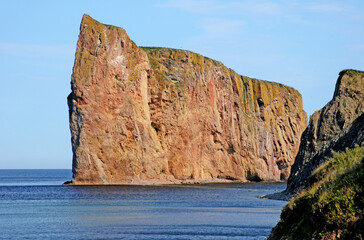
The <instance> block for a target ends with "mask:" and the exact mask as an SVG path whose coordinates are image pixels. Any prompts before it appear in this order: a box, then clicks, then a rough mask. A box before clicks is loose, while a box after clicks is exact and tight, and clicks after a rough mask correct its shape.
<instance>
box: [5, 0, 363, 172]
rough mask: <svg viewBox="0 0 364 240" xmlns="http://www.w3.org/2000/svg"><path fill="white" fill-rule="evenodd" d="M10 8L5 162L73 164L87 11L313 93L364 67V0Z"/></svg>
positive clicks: (139, 37)
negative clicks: (77, 69)
mask: <svg viewBox="0 0 364 240" xmlns="http://www.w3.org/2000/svg"><path fill="white" fill-rule="evenodd" d="M0 3H1V9H0V13H1V14H0V25H1V28H0V29H1V38H0V76H1V80H0V81H1V93H0V108H1V115H0V133H1V135H0V168H3V169H4V168H5V169H6V168H71V164H72V151H71V143H70V132H69V127H68V107H67V101H66V97H67V95H68V94H69V93H70V79H71V74H72V67H73V62H74V53H75V50H76V42H77V38H78V32H79V24H80V21H81V18H82V15H83V14H84V13H87V14H89V15H90V16H92V17H93V18H95V19H96V20H98V21H100V22H103V23H107V24H112V25H115V26H119V27H122V28H124V29H125V30H126V31H127V33H128V34H129V36H130V38H131V39H133V40H134V41H135V42H136V43H137V44H138V45H140V46H161V47H172V48H180V49H186V50H191V51H194V52H197V53H200V54H203V55H205V56H208V57H210V58H213V59H216V60H219V61H221V62H223V63H224V64H225V65H226V66H227V67H230V68H232V69H234V70H235V71H237V72H238V73H239V74H242V75H246V76H249V77H255V78H259V79H264V80H269V81H275V82H280V83H283V84H286V85H289V86H292V87H294V88H296V89H297V90H299V91H300V92H301V94H302V95H303V101H304V108H305V110H306V111H307V112H308V114H309V115H310V114H312V113H313V112H314V111H315V110H318V109H320V108H321V107H323V106H324V105H325V104H326V103H327V102H328V101H329V100H330V99H331V97H332V94H333V92H334V87H335V82H336V79H337V76H338V73H339V72H340V71H341V70H342V69H345V68H354V69H359V70H364V27H363V26H364V1H360V0H356V1H354V0H348V1H298V0H297V1H281V0H274V1H273V0H271V1H264V0H263V1H253V0H251V1H243V0H241V1H238V0H224V1H222V0H221V1H219V0H215V1H214V0H212V1H204V0H202V1H197V0H184V1H177V0H176V1H172V0H157V1H138V0H134V1H99V0H98V1H92V0H91V1H90V0H89V1H81V0H78V1H67V0H63V1H31V0H27V1H20V0H18V1H10V0H9V1H6V0H2V1H0Z"/></svg>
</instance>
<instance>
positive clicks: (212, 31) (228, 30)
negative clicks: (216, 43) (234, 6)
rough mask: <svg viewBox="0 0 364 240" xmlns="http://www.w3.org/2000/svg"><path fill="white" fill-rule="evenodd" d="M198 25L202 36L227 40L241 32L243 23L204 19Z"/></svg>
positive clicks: (239, 21)
mask: <svg viewBox="0 0 364 240" xmlns="http://www.w3.org/2000/svg"><path fill="white" fill-rule="evenodd" d="M199 25H200V28H201V29H202V33H203V34H204V35H208V36H209V37H214V38H222V37H223V38H227V37H231V36H232V35H235V34H237V33H239V32H241V27H242V26H243V25H244V22H243V21H241V20H229V19H221V18H205V19H203V20H202V21H201V22H200V24H199Z"/></svg>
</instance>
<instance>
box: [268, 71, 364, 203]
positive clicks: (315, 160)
mask: <svg viewBox="0 0 364 240" xmlns="http://www.w3.org/2000/svg"><path fill="white" fill-rule="evenodd" d="M363 141H364V72H362V71H357V70H352V69H348V70H343V71H341V72H340V73H339V78H338V80H337V83H336V87H335V92H334V96H333V98H332V100H331V101H330V102H329V103H327V104H326V105H325V106H324V107H323V108H322V109H321V110H318V111H316V112H315V113H314V114H313V115H312V116H311V118H310V121H309V124H308V126H307V129H306V130H305V131H304V133H303V134H302V139H301V146H300V149H299V152H298V154H297V157H296V160H295V162H294V165H293V166H292V170H291V175H290V177H289V179H288V182H287V189H286V190H285V191H284V192H283V193H279V194H273V195H271V196H270V197H272V198H278V199H290V198H291V197H293V196H295V195H296V194H297V193H298V192H299V191H300V190H302V189H303V188H304V186H305V185H306V184H307V183H308V181H309V179H310V176H311V175H312V173H313V171H314V170H315V169H316V168H317V167H318V166H319V165H321V164H322V163H324V162H325V161H326V160H327V158H329V157H331V156H332V151H336V152H341V151H344V150H345V149H346V148H353V147H354V146H355V145H356V144H358V145H361V144H362V143H363Z"/></svg>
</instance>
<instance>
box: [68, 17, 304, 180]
mask: <svg viewBox="0 0 364 240" xmlns="http://www.w3.org/2000/svg"><path fill="white" fill-rule="evenodd" d="M71 85H72V93H71V94H70V95H69V97H68V104H69V110H70V129H71V135H72V150H73V179H72V183H73V184H151V183H181V182H194V181H219V180H242V181H244V180H280V179H283V180H284V179H286V178H287V177H288V176H289V173H290V167H291V165H292V163H293V160H294V158H295V156H296V154H297V152H298V146H299V143H300V137H301V133H302V131H303V130H304V129H305V127H306V121H307V120H306V114H305V112H304V111H303V110H302V98H301V95H300V93H299V92H298V91H296V90H295V89H293V88H290V87H287V86H284V85H281V84H278V83H272V82H267V81H262V80H257V79H252V78H248V77H245V76H240V75H238V74H237V73H235V72H234V71H233V70H231V69H229V68H227V67H225V66H224V65H223V64H222V63H220V62H217V61H214V60H211V59H209V58H206V57H203V56H201V55H199V54H196V53H192V52H189V51H183V50H176V49H166V48H146V47H142V48H139V47H138V46H137V45H136V44H135V43H134V42H133V41H131V40H130V39H129V37H128V35H127V34H126V32H125V30H123V29H121V28H117V27H114V26H109V25H103V24H101V23H99V22H97V21H95V20H93V19H92V18H91V17H89V16H87V15H85V16H84V17H83V19H82V23H81V27H80V35H79V40H78V43H77V51H76V59H75V65H74V68H73V75H72V81H71Z"/></svg>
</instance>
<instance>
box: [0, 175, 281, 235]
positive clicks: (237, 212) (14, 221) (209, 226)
mask: <svg viewBox="0 0 364 240" xmlns="http://www.w3.org/2000/svg"><path fill="white" fill-rule="evenodd" d="M0 178H1V176H0ZM65 180H67V179H65ZM0 183H1V180H0ZM0 185H1V184H0ZM5 185H6V184H5ZM20 185H22V184H20ZM23 185H24V184H23ZM284 187H285V185H284V184H281V183H279V184H277V183H276V184H273V183H249V184H208V185H189V186H187V185H184V186H148V187H143V186H60V185H55V186H51V185H49V186H14V185H12V186H9V185H7V186H0V226H1V228H0V239H19V238H28V239H55V238H57V239H266V237H267V236H268V235H269V233H270V230H271V228H272V227H273V226H274V225H275V224H276V222H277V221H278V220H279V215H280V211H281V209H282V207H283V205H285V204H286V202H283V201H275V200H268V199H258V198H256V196H258V195H264V194H268V193H272V192H276V191H280V190H283V189H284Z"/></svg>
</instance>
